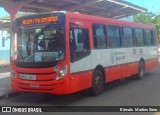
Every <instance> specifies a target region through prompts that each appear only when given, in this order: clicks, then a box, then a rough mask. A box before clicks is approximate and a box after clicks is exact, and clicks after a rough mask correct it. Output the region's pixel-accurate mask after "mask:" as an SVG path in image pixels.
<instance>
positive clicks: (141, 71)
mask: <svg viewBox="0 0 160 115" xmlns="http://www.w3.org/2000/svg"><path fill="white" fill-rule="evenodd" d="M144 73H145V69H144V62H143V61H140V62H139V66H138V74H137V79H139V80H141V79H143V78H144Z"/></svg>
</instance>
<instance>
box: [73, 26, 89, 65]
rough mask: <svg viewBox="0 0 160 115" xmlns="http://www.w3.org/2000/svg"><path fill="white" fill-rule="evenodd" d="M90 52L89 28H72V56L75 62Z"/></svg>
mask: <svg viewBox="0 0 160 115" xmlns="http://www.w3.org/2000/svg"><path fill="white" fill-rule="evenodd" d="M88 54H90V44H89V32H88V30H87V29H78V28H72V29H70V57H71V62H75V61H77V60H80V59H82V58H84V57H86V56H87V55H88Z"/></svg>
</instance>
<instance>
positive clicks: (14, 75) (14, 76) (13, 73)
mask: <svg viewBox="0 0 160 115" xmlns="http://www.w3.org/2000/svg"><path fill="white" fill-rule="evenodd" d="M10 75H11V77H12V78H16V74H15V72H14V71H13V70H12V69H11V72H10Z"/></svg>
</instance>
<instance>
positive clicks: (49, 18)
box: [22, 16, 59, 25]
mask: <svg viewBox="0 0 160 115" xmlns="http://www.w3.org/2000/svg"><path fill="white" fill-rule="evenodd" d="M58 20H59V19H58V16H47V17H40V18H30V19H24V20H22V25H32V24H41V23H50V22H54V23H56V22H58Z"/></svg>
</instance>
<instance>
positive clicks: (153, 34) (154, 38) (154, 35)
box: [151, 31, 156, 45]
mask: <svg viewBox="0 0 160 115" xmlns="http://www.w3.org/2000/svg"><path fill="white" fill-rule="evenodd" d="M151 45H156V32H155V31H151Z"/></svg>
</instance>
